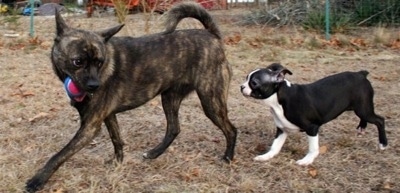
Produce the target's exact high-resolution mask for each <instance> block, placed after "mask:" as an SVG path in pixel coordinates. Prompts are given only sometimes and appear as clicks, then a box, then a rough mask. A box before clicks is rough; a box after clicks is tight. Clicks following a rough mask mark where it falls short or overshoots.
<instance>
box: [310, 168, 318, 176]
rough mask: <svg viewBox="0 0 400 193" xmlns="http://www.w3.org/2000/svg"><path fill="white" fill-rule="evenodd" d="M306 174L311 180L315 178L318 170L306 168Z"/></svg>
mask: <svg viewBox="0 0 400 193" xmlns="http://www.w3.org/2000/svg"><path fill="white" fill-rule="evenodd" d="M308 174H310V176H311V177H312V178H315V177H317V175H318V170H317V169H316V168H314V167H310V168H308Z"/></svg>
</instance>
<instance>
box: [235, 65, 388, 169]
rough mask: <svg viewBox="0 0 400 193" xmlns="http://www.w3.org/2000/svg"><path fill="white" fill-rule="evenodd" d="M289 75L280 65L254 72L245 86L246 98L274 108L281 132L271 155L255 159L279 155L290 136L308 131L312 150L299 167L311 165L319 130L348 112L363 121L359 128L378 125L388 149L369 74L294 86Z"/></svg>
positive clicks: (349, 74) (337, 76)
mask: <svg viewBox="0 0 400 193" xmlns="http://www.w3.org/2000/svg"><path fill="white" fill-rule="evenodd" d="M285 74H290V75H291V74H292V72H290V71H289V70H288V69H286V68H285V67H283V66H282V65H280V64H278V63H274V64H271V65H269V66H268V67H267V68H263V69H257V70H254V71H253V72H251V73H250V74H249V75H248V76H247V78H246V81H245V82H244V83H243V84H242V85H241V88H240V89H241V92H242V93H243V95H244V96H249V97H253V98H255V99H261V100H264V102H265V103H266V104H267V105H268V106H269V107H270V108H271V112H272V115H273V118H274V121H275V124H276V126H277V133H276V136H275V139H274V141H273V143H272V146H271V149H270V150H269V152H267V153H265V154H263V155H259V156H257V157H255V158H254V160H256V161H266V160H269V159H271V158H272V157H274V156H275V155H277V154H278V153H279V152H280V150H281V148H282V146H283V144H284V142H285V140H286V138H287V135H288V133H291V132H294V131H301V132H306V134H307V136H308V142H309V149H308V153H307V155H306V156H305V157H304V158H303V159H301V160H298V161H297V162H296V163H297V164H299V165H309V164H311V163H312V162H313V161H314V159H315V158H316V157H317V156H318V154H319V144H318V130H319V128H320V126H321V125H323V124H325V123H327V122H329V121H331V120H333V119H335V118H336V117H338V116H339V115H340V114H342V113H343V112H344V111H347V110H353V111H354V112H355V114H356V115H357V116H358V117H359V118H360V123H359V125H358V127H357V129H358V130H359V132H362V131H363V130H364V129H365V127H366V126H367V122H369V123H372V124H375V125H376V126H377V127H378V132H379V147H380V149H382V150H383V149H385V147H386V146H387V144H388V143H387V139H386V133H385V120H384V118H383V117H381V116H379V115H376V114H375V112H374V104H373V95H374V91H373V88H372V86H371V83H370V82H369V81H368V80H367V78H366V76H367V75H368V72H367V71H364V70H363V71H359V72H342V73H339V74H335V75H332V76H328V77H325V78H323V79H321V80H318V81H316V82H314V83H311V84H305V85H299V84H291V83H290V82H289V81H288V80H286V79H285Z"/></svg>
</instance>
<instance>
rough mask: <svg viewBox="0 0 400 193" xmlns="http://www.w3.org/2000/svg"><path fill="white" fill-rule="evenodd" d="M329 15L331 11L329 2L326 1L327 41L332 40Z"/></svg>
mask: <svg viewBox="0 0 400 193" xmlns="http://www.w3.org/2000/svg"><path fill="white" fill-rule="evenodd" d="M329 14H330V10H329V0H325V39H326V40H330V39H331V36H330V34H329V28H330V26H329V25H330V24H329Z"/></svg>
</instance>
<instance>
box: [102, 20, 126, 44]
mask: <svg viewBox="0 0 400 193" xmlns="http://www.w3.org/2000/svg"><path fill="white" fill-rule="evenodd" d="M122 27H124V24H121V25H117V26H115V27H112V28H109V29H106V30H103V31H100V32H97V34H99V35H100V36H101V37H103V38H104V41H105V42H107V41H108V40H109V39H110V38H111V37H113V36H114V35H115V34H116V33H118V32H119V30H121V29H122Z"/></svg>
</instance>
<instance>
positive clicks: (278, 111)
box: [264, 93, 300, 133]
mask: <svg viewBox="0 0 400 193" xmlns="http://www.w3.org/2000/svg"><path fill="white" fill-rule="evenodd" d="M264 102H265V103H266V104H267V105H268V106H269V107H270V108H271V113H272V116H273V117H274V122H275V125H276V126H277V127H278V128H280V129H282V130H283V131H285V132H288V133H289V132H295V131H299V130H300V128H299V127H298V126H296V125H294V124H293V123H291V122H290V121H289V120H287V119H286V117H285V115H284V113H283V108H282V105H280V104H279V103H278V96H277V94H276V93H275V94H273V95H271V96H270V97H269V98H267V99H265V100H264Z"/></svg>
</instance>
